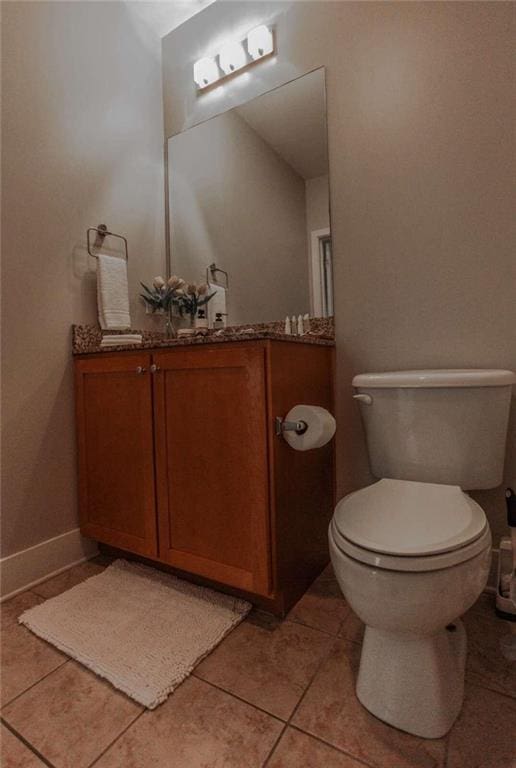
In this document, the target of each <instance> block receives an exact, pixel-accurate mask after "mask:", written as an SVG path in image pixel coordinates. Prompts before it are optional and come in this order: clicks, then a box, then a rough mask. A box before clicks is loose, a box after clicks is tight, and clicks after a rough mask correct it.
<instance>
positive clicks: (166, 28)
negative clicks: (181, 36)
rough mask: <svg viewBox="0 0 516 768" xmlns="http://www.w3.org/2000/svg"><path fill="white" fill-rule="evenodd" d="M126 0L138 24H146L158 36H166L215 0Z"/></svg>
mask: <svg viewBox="0 0 516 768" xmlns="http://www.w3.org/2000/svg"><path fill="white" fill-rule="evenodd" d="M125 2H126V5H127V9H128V11H129V13H130V14H131V16H133V18H134V19H135V21H136V22H137V23H138V24H142V25H144V26H145V27H146V28H147V30H148V31H149V32H150V33H151V34H154V35H156V37H165V35H168V33H169V32H171V31H172V30H173V29H175V28H176V27H179V26H180V24H183V22H185V21H187V19H190V18H191V17H192V16H195V14H196V13H199V12H200V11H202V10H203V8H206V6H207V5H211V3H213V2H214V0H178V2H170V0H162V2H159V0H154V2H145V1H143V2H140V0H137V1H136V2H134V0H125Z"/></svg>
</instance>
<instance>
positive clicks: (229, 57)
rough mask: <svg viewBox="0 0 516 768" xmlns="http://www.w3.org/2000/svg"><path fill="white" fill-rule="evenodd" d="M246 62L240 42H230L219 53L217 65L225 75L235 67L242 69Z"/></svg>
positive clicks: (229, 73) (235, 68)
mask: <svg viewBox="0 0 516 768" xmlns="http://www.w3.org/2000/svg"><path fill="white" fill-rule="evenodd" d="M246 64H247V56H246V55H245V50H244V46H243V45H242V43H236V42H230V43H226V45H225V46H224V47H223V48H222V50H221V52H220V53H219V66H220V68H221V70H222V71H223V72H224V74H226V75H231V74H232V73H233V72H236V70H237V69H242V67H245V65H246Z"/></svg>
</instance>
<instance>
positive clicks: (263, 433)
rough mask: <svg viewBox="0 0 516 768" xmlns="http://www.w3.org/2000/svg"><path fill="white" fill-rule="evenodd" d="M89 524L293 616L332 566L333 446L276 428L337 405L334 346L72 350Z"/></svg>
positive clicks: (104, 537) (89, 529) (87, 528)
mask: <svg viewBox="0 0 516 768" xmlns="http://www.w3.org/2000/svg"><path fill="white" fill-rule="evenodd" d="M75 368H76V395H77V428H78V446H79V493H80V515H81V530H82V533H83V534H84V535H85V536H89V537H91V538H94V539H97V540H98V541H99V542H102V543H105V544H108V545H110V546H111V547H116V548H118V549H121V550H124V551H126V552H132V553H135V554H138V555H143V556H145V557H147V558H150V559H151V560H156V561H159V562H160V563H163V564H167V565H168V566H172V567H173V568H174V569H177V570H179V571H181V573H182V574H191V575H192V576H194V577H196V578H200V579H204V580H207V581H208V583H210V582H213V583H214V585H215V586H218V585H225V586H226V587H228V588H231V589H232V590H233V591H237V593H242V594H243V595H245V596H248V597H250V598H251V599H253V598H256V600H257V602H259V603H260V604H262V605H263V606H264V607H268V608H270V609H271V610H273V611H275V612H276V613H279V614H282V613H284V612H285V611H286V610H287V609H288V608H289V607H290V605H292V604H293V602H295V600H297V599H298V597H299V596H300V595H301V594H302V593H303V592H304V590H305V589H306V587H307V586H308V584H309V583H310V582H311V581H312V580H313V578H315V576H316V575H317V574H318V573H319V571H320V570H321V569H322V568H323V567H324V565H325V564H326V562H327V560H328V547H327V525H328V522H329V520H330V518H331V514H332V511H333V506H334V490H333V486H334V483H333V476H334V471H333V470H334V461H333V441H332V443H330V444H329V445H327V446H325V447H324V448H321V449H318V450H315V451H306V452H297V451H294V450H293V449H292V448H290V447H289V446H288V445H287V443H286V442H285V441H284V440H283V438H282V437H279V436H277V435H276V434H275V430H274V418H275V416H285V415H286V413H287V411H288V410H289V409H290V408H291V407H292V406H293V405H295V404H296V403H301V402H303V403H312V404H316V405H322V406H324V407H326V408H328V409H329V410H333V349H332V348H331V347H327V346H319V345H314V344H312V345H310V344H302V343H299V342H282V341H272V340H264V341H247V342H237V343H231V342H226V343H224V344H221V343H218V344H217V343H216V344H206V345H192V346H181V347H175V348H174V347H172V348H169V349H166V350H163V351H152V352H149V353H143V352H142V353H137V354H136V353H132V352H114V353H101V354H97V355H88V356H83V357H78V358H76V362H75Z"/></svg>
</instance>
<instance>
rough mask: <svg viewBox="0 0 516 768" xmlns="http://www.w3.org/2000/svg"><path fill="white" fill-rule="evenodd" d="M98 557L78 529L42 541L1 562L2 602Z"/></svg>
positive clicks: (89, 541) (96, 549) (92, 544)
mask: <svg viewBox="0 0 516 768" xmlns="http://www.w3.org/2000/svg"><path fill="white" fill-rule="evenodd" d="M96 554H98V547H97V544H96V542H95V541H92V540H91V539H85V538H84V537H83V536H81V534H80V532H79V529H78V528H74V529H73V530H72V531H67V532H66V533H62V534H61V535H60V536H54V538H52V539H47V541H42V542H41V544H36V545H35V546H33V547H29V548H28V549H23V550H22V551H21V552H15V554H14V555H8V557H3V558H2V559H1V560H0V602H2V601H3V600H7V598H9V597H14V595H16V594H18V592H23V591H24V590H25V589H30V587H34V586H35V585H36V584H39V583H40V582H42V581H45V579H48V578H49V577H50V576H56V575H57V574H58V573H61V572H62V571H66V570H67V569H68V568H71V567H72V566H73V565H77V564H78V563H82V562H83V561H84V560H89V558H90V557H94V556H95V555H96Z"/></svg>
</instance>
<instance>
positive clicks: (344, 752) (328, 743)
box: [288, 723, 444, 768]
mask: <svg viewBox="0 0 516 768" xmlns="http://www.w3.org/2000/svg"><path fill="white" fill-rule="evenodd" d="M288 727H289V728H293V729H294V730H295V731H299V733H303V734H304V735H305V736H310V738H311V739H315V740H316V741H319V742H320V743H321V744H324V746H325V747H330V748H331V749H334V750H335V751H336V752H339V753H340V754H341V755H344V756H345V757H349V758H351V759H352V760H354V761H355V762H356V763H361V765H364V766H366V768H378V766H377V765H376V766H375V765H374V764H373V763H368V762H367V760H364V758H363V757H357V756H356V755H354V754H353V753H352V752H348V751H347V749H342V747H337V746H336V744H332V743H331V741H326V739H323V738H322V737H321V736H317V735H316V734H315V733H311V732H310V731H304V730H303V729H302V728H300V727H299V725H295V724H294V723H289V724H288ZM443 768H444V767H443Z"/></svg>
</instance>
